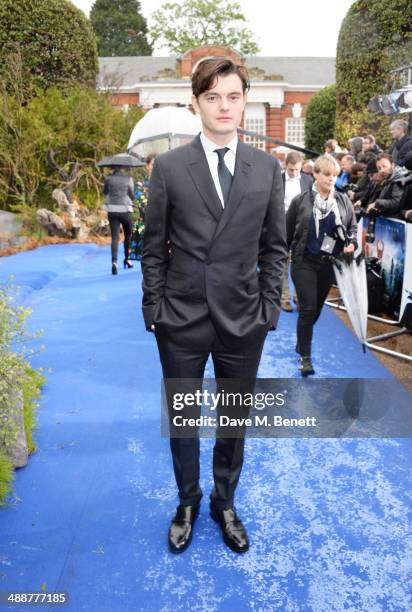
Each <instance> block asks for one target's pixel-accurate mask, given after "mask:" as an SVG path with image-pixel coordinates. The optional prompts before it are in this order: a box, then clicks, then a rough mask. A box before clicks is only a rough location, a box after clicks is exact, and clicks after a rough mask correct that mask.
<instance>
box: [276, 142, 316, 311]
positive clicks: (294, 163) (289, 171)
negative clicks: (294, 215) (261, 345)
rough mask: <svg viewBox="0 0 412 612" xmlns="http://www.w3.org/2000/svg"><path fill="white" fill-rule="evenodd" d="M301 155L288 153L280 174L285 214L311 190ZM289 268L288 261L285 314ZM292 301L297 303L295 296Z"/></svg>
mask: <svg viewBox="0 0 412 612" xmlns="http://www.w3.org/2000/svg"><path fill="white" fill-rule="evenodd" d="M302 163H303V158H302V155H301V154H300V153H299V152H298V151H290V152H289V153H288V154H287V155H286V159H285V171H284V172H282V181H283V188H284V192H285V197H284V202H285V212H287V210H288V208H289V205H290V203H291V201H292V200H293V198H294V197H296V196H297V195H299V194H300V193H303V192H304V191H308V190H309V189H311V188H312V185H313V178H312V177H311V176H310V175H309V174H305V173H304V172H302ZM289 266H290V260H288V262H287V263H286V266H285V273H284V276H283V282H282V297H281V303H280V306H281V308H282V310H284V311H285V312H292V310H293V309H292V306H291V305H290V289H289ZM294 301H295V302H296V301H297V298H296V296H295V297H294Z"/></svg>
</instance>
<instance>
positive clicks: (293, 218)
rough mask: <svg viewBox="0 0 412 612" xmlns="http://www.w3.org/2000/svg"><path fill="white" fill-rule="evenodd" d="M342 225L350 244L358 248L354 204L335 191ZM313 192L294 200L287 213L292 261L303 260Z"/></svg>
mask: <svg viewBox="0 0 412 612" xmlns="http://www.w3.org/2000/svg"><path fill="white" fill-rule="evenodd" d="M335 198H336V201H337V204H338V208H339V213H340V216H341V220H342V224H343V225H344V227H345V228H346V232H347V236H348V240H349V242H351V243H353V244H354V245H355V248H356V247H357V240H356V232H357V224H356V219H355V213H354V210H353V206H352V202H351V201H350V200H349V198H348V196H347V195H345V194H344V193H339V192H338V191H335ZM314 200H315V198H314V195H313V191H312V190H310V191H305V192H304V193H301V194H299V195H298V196H296V197H295V198H293V200H292V202H291V203H290V206H289V209H288V211H287V213H286V234H287V243H288V248H289V249H290V250H291V251H292V261H293V262H294V263H299V262H301V261H302V259H303V255H304V252H305V248H306V243H307V239H308V230H309V221H310V217H311V215H312V212H313V205H314Z"/></svg>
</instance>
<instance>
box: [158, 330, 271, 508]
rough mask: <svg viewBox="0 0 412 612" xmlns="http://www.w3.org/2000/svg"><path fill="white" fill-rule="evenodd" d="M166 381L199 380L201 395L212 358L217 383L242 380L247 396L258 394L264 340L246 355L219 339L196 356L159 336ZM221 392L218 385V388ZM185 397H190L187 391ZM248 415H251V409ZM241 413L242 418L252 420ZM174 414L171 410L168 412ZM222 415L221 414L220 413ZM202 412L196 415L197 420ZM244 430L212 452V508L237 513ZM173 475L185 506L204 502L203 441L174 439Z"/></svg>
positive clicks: (245, 350) (196, 385)
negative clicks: (201, 472)
mask: <svg viewBox="0 0 412 612" xmlns="http://www.w3.org/2000/svg"><path fill="white" fill-rule="evenodd" d="M156 340H157V345H158V349H159V355H160V361H161V364H162V369H163V377H164V378H165V379H167V378H173V379H175V378H182V379H196V380H194V381H193V383H192V384H193V386H192V388H191V389H190V391H191V392H195V391H196V389H201V386H202V379H203V376H204V371H205V366H206V363H207V360H208V358H209V355H211V356H212V360H213V365H214V370H215V376H216V379H217V380H218V379H240V380H241V381H242V392H243V393H245V392H249V393H251V392H253V388H254V383H255V379H256V373H257V370H258V366H259V362H260V357H261V354H262V349H263V344H264V340H261V341H260V342H259V343H258V344H251V345H249V346H248V347H246V348H242V349H236V350H233V349H230V348H228V347H226V346H224V345H223V343H222V342H221V341H220V340H219V339H218V337H217V336H216V335H214V337H211V338H210V347H209V349H202V350H194V349H193V348H188V347H186V346H179V344H178V343H177V342H172V341H171V340H170V338H169V337H162V334H160V333H157V334H156ZM218 387H219V382H218ZM185 391H188V389H187V387H185ZM246 410H247V409H246ZM244 411H245V408H243V413H242V410H241V416H242V417H245V416H247V415H246V414H244ZM169 413H171V409H170V407H169ZM218 413H219V414H220V413H221V409H220V408H219V407H218ZM199 414H200V409H199V410H198V412H194V413H193V417H195V418H196V417H197V416H198V415H199ZM244 433H245V432H244V430H242V431H241V432H240V435H239V436H238V437H235V438H225V437H223V436H222V433H221V432H220V431H219V427H218V428H217V431H216V442H215V446H214V449H213V477H214V483H215V486H214V489H213V491H212V494H211V501H212V503H213V505H214V506H215V507H216V508H218V509H221V510H224V509H227V508H232V507H233V503H234V494H235V490H236V486H237V484H238V481H239V477H240V473H241V470H242V465H243V455H244V445H245V439H244ZM170 447H171V451H172V459H173V469H174V474H175V478H176V484H177V487H178V491H179V499H180V503H181V504H182V505H185V506H189V505H196V504H198V503H199V502H200V499H201V497H202V491H201V488H200V485H199V475H200V467H199V449H200V444H199V436H198V435H197V436H196V437H193V438H192V437H191V438H173V437H172V438H171V439H170Z"/></svg>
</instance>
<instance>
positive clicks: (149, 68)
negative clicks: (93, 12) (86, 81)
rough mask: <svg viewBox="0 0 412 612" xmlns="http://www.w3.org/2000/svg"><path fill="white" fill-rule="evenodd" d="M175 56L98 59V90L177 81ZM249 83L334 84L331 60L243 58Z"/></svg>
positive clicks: (315, 58) (325, 58) (321, 58)
mask: <svg viewBox="0 0 412 612" xmlns="http://www.w3.org/2000/svg"><path fill="white" fill-rule="evenodd" d="M177 59H178V58H176V57H153V56H137V57H100V58H99V66H100V71H99V87H105V86H109V87H119V86H123V87H132V86H133V85H136V83H138V82H142V81H161V82H170V81H180V79H179V77H178V74H177V73H176V61H177ZM245 64H246V67H247V68H248V69H249V70H250V71H251V80H257V81H262V80H272V81H279V80H280V81H284V82H286V83H289V84H290V85H306V86H307V85H318V86H319V85H330V84H331V83H334V82H335V58H334V57H259V56H251V57H247V58H246V62H245Z"/></svg>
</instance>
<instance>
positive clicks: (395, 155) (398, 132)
mask: <svg viewBox="0 0 412 612" xmlns="http://www.w3.org/2000/svg"><path fill="white" fill-rule="evenodd" d="M389 129H390V131H391V134H392V138H393V139H394V140H393V142H392V144H391V146H390V147H389V149H388V153H389V155H390V156H391V157H392V160H393V162H394V164H396V165H397V166H404V165H405V158H406V155H407V154H408V153H409V152H410V151H412V137H411V136H408V122H407V121H405V120H404V119H395V121H392V123H391V124H390V126H389Z"/></svg>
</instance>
